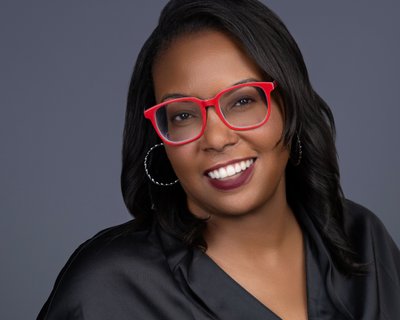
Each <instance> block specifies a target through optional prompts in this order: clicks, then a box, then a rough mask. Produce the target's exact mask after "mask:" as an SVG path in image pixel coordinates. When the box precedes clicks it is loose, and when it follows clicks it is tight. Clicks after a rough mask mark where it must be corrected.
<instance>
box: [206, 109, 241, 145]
mask: <svg viewBox="0 0 400 320" xmlns="http://www.w3.org/2000/svg"><path fill="white" fill-rule="evenodd" d="M201 140H202V149H203V150H207V151H211V150H212V151H218V152H221V151H224V150H225V148H226V147H228V146H232V145H235V144H236V143H237V142H238V135H237V134H236V132H235V131H234V130H232V129H230V128H228V127H227V126H226V125H225V123H223V121H222V120H221V119H220V118H219V116H218V114H217V112H216V111H215V108H213V107H211V108H207V123H206V127H205V129H204V133H203V136H202V139H201Z"/></svg>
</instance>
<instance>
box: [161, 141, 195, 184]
mask: <svg viewBox="0 0 400 320" xmlns="http://www.w3.org/2000/svg"><path fill="white" fill-rule="evenodd" d="M166 153H167V156H168V159H169V161H170V162H171V165H172V168H173V169H174V171H175V174H176V176H177V177H178V178H179V180H181V182H182V181H184V180H186V179H188V177H190V176H191V174H192V173H193V172H195V170H196V167H195V164H194V159H195V157H196V155H195V154H196V152H195V150H194V144H188V145H184V146H179V147H166Z"/></svg>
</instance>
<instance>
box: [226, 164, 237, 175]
mask: <svg viewBox="0 0 400 320" xmlns="http://www.w3.org/2000/svg"><path fill="white" fill-rule="evenodd" d="M226 173H227V174H228V177H230V176H233V175H234V174H236V171H235V167H234V166H232V165H229V166H227V167H226Z"/></svg>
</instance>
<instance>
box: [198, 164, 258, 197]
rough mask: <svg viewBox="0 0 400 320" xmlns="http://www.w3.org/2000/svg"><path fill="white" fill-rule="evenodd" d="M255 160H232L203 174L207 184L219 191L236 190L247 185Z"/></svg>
mask: <svg viewBox="0 0 400 320" xmlns="http://www.w3.org/2000/svg"><path fill="white" fill-rule="evenodd" d="M255 160H256V159H255V158H247V159H241V160H234V161H231V162H228V163H225V164H223V165H218V166H215V167H213V168H211V169H208V170H207V171H206V172H205V173H204V174H205V175H206V176H207V177H208V181H209V183H210V184H211V185H212V186H213V187H215V188H217V189H221V190H230V189H234V188H238V187H240V186H242V185H243V184H245V183H247V182H248V180H250V178H251V174H252V172H253V169H254V162H255Z"/></svg>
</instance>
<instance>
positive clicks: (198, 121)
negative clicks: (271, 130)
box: [156, 86, 269, 142]
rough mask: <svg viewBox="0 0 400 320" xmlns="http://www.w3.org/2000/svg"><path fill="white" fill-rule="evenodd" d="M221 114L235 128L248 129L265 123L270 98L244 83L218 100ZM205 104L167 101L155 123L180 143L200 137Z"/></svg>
mask: <svg viewBox="0 0 400 320" xmlns="http://www.w3.org/2000/svg"><path fill="white" fill-rule="evenodd" d="M218 105H219V109H220V110H221V113H222V116H223V118H224V119H225V121H226V122H227V123H229V125H231V126H232V127H234V128H236V129H246V128H251V127H253V126H257V125H258V124H260V123H262V122H263V121H264V120H265V118H266V117H267V115H268V108H269V106H268V100H267V97H266V94H265V92H264V90H263V89H262V88H260V87H257V86H244V87H240V88H236V89H232V90H229V91H227V92H225V93H224V94H223V95H221V96H220V98H219V100H218ZM201 109H202V107H201V105H200V104H198V103H197V102H194V101H191V100H181V101H179V102H171V103H166V104H165V105H163V106H162V107H161V108H159V109H158V110H157V112H156V123H157V127H158V129H159V131H160V132H161V134H162V135H163V136H164V137H165V138H166V139H167V140H169V141H173V142H181V141H185V140H190V139H193V138H195V137H197V136H198V135H199V134H200V132H201V131H202V127H203V124H204V123H205V121H204V120H203V114H202V111H201Z"/></svg>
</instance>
